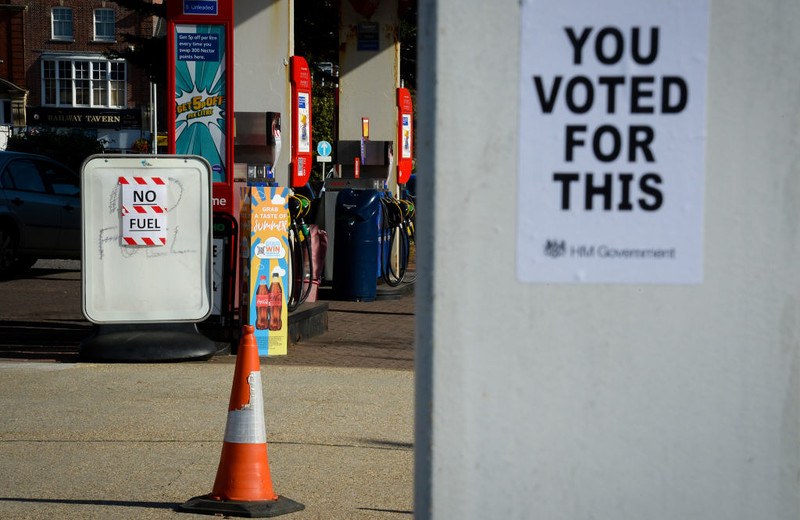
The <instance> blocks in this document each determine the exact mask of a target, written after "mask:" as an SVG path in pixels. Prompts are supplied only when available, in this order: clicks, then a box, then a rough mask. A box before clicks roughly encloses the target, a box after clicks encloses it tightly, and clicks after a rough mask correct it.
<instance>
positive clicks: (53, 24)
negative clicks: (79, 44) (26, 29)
mask: <svg viewBox="0 0 800 520" xmlns="http://www.w3.org/2000/svg"><path fill="white" fill-rule="evenodd" d="M57 13H58V14H60V15H61V16H57ZM67 13H69V17H67V16H64V15H66V14H67ZM67 18H68V19H67ZM74 20H75V17H74V14H73V10H72V8H71V7H65V6H61V5H59V6H55V7H53V8H52V9H50V39H52V40H56V41H75V28H74ZM66 24H69V35H67V34H66V33H65V32H64V31H63V29H66V27H67V25H66ZM57 27H58V28H59V31H56V28H57Z"/></svg>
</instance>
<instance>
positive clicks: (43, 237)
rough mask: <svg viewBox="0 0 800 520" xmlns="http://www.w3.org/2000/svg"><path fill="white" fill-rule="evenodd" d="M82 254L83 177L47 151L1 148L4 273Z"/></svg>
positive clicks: (0, 273)
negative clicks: (81, 186)
mask: <svg viewBox="0 0 800 520" xmlns="http://www.w3.org/2000/svg"><path fill="white" fill-rule="evenodd" d="M80 257H81V196H80V177H79V176H78V175H77V174H76V173H75V172H74V171H72V170H70V169H69V168H67V167H66V166H64V165H63V164H61V163H59V162H56V161H54V160H52V159H49V158H47V157H43V156H40V155H34V154H27V153H18V152H0V277H6V276H9V275H13V274H18V273H21V272H23V271H25V270H26V269H28V268H29V267H30V266H32V265H33V263H34V262H36V260H37V259H39V258H77V259H80Z"/></svg>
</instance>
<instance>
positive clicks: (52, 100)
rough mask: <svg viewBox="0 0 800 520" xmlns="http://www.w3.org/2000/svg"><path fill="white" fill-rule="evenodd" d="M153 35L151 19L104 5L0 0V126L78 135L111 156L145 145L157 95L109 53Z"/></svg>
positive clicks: (102, 0)
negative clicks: (100, 143) (99, 142)
mask: <svg viewBox="0 0 800 520" xmlns="http://www.w3.org/2000/svg"><path fill="white" fill-rule="evenodd" d="M151 1H155V2H157V3H160V1H161V0H151ZM157 30H158V19H157V18H156V17H155V16H145V15H143V14H141V13H138V12H136V11H133V10H130V9H127V8H125V7H122V6H121V5H118V4H117V3H115V2H113V1H108V0H33V1H31V0H0V60H2V61H0V125H5V126H7V127H11V128H13V131H20V130H24V129H26V128H32V127H51V128H62V129H78V130H81V131H85V132H88V133H91V134H93V135H97V137H98V138H102V139H104V140H105V141H106V148H107V150H109V151H125V150H129V149H130V147H131V145H132V144H133V142H134V141H135V140H137V139H139V138H140V137H144V138H146V139H147V140H148V141H150V140H151V131H152V130H154V129H155V128H156V127H155V125H154V124H153V120H152V114H153V113H154V109H153V107H154V106H156V105H157V104H156V103H155V99H154V97H155V95H156V90H155V89H154V88H153V86H152V84H151V83H150V81H149V80H148V78H147V76H146V74H145V73H144V71H142V70H139V69H138V68H137V67H134V66H132V65H131V64H130V63H127V62H126V61H125V60H122V59H113V58H111V57H109V55H108V52H109V51H110V50H115V51H122V50H124V49H126V48H127V47H129V46H130V44H129V43H127V42H126V41H125V40H124V38H123V35H124V34H133V35H137V36H141V37H152V36H154V35H155V34H156V32H157ZM162 59H164V60H166V59H167V57H166V56H163V58H162Z"/></svg>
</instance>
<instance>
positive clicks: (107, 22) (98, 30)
mask: <svg viewBox="0 0 800 520" xmlns="http://www.w3.org/2000/svg"><path fill="white" fill-rule="evenodd" d="M94 39H95V40H98V41H104V42H113V41H114V10H113V9H95V10H94Z"/></svg>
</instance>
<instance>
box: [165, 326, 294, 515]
mask: <svg viewBox="0 0 800 520" xmlns="http://www.w3.org/2000/svg"><path fill="white" fill-rule="evenodd" d="M254 330H255V329H254V328H253V326H252V325H245V326H244V333H243V335H242V339H241V341H240V342H239V352H238V354H237V355H236V369H235V370H234V373H233V388H232V389H231V401H230V405H229V406H228V423H227V425H226V426H225V438H224V440H223V443H222V455H221V456H220V460H219V468H218V469H217V478H216V479H215V480H214V488H213V489H212V491H211V494H209V495H203V496H200V497H195V498H193V499H191V500H189V501H188V502H186V503H184V504H183V505H181V506H180V509H181V510H182V511H186V512H189V513H203V514H210V515H216V514H225V515H233V516H246V517H250V518H261V517H271V516H278V515H283V514H286V513H293V512H295V511H300V510H302V509H305V506H304V505H303V504H300V503H298V502H295V501H294V500H291V499H288V498H286V497H282V496H279V495H277V494H275V491H273V489H272V478H271V477H270V474H269V461H268V460H267V433H266V428H265V424H264V398H263V393H262V391H261V366H260V364H259V361H258V346H257V345H256V338H255V336H254V335H253V331H254Z"/></svg>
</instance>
